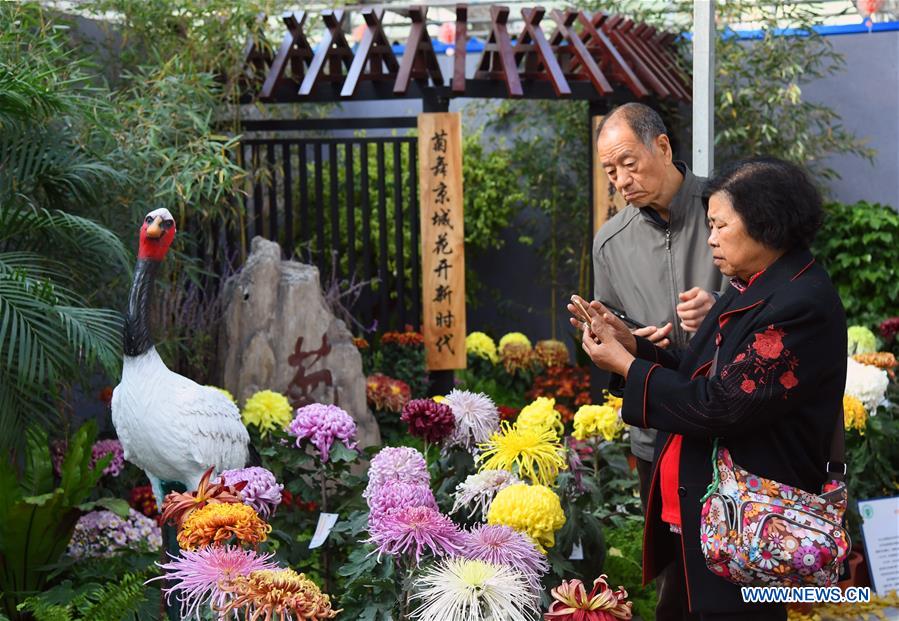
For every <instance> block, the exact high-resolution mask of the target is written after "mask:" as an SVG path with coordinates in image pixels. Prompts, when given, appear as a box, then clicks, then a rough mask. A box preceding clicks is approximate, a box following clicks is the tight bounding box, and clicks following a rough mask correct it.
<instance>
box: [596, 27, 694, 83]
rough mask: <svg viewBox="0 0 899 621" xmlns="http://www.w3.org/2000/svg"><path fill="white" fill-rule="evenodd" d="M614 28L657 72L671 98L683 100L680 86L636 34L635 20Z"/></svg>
mask: <svg viewBox="0 0 899 621" xmlns="http://www.w3.org/2000/svg"><path fill="white" fill-rule="evenodd" d="M613 27H614V28H617V29H618V32H619V33H621V34H622V35H623V36H624V37H626V38H627V39H628V41H629V42H630V44H631V47H633V48H634V50H636V51H637V52H638V53H639V54H640V56H641V58H642V59H643V61H644V62H645V63H646V64H647V65H648V66H650V67H651V68H652V70H653V71H654V72H655V75H656V77H657V78H658V79H659V80H660V81H661V82H662V83H663V84H664V85H665V88H667V89H668V91H669V93H671V96H673V97H676V98H682V97H683V96H684V93H683V92H682V91H681V88H680V85H679V84H678V83H677V82H676V81H675V80H673V79H672V78H671V76H670V75H668V71H667V70H666V69H665V67H664V66H663V65H662V64H661V63H660V62H659V59H658V58H656V55H655V54H654V53H653V51H652V50H650V49H648V48H647V47H646V45H644V43H643V41H642V40H641V38H640V37H639V36H637V34H636V33H635V32H634V29H635V27H636V24H635V23H634V22H633V20H630V19H624V20H622V21H618V22H616V24H615V26H613Z"/></svg>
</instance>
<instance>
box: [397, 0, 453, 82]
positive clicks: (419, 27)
mask: <svg viewBox="0 0 899 621" xmlns="http://www.w3.org/2000/svg"><path fill="white" fill-rule="evenodd" d="M427 15H428V7H426V6H425V7H421V6H412V7H409V17H410V19H411V20H412V28H410V30H409V38H408V40H407V41H406V49H405V51H404V52H403V59H402V60H401V61H400V68H399V72H398V73H397V77H396V84H395V85H394V87H393V92H394V93H395V94H397V95H402V94H404V93H405V92H406V91H407V90H408V89H409V81H410V80H427V79H428V77H430V78H431V80H432V81H433V82H434V85H435V86H443V74H442V73H441V72H440V65H439V64H438V63H437V54H436V53H434V45H433V43H432V42H431V35H429V34H428V25H427V21H426V19H425V18H426V17H427Z"/></svg>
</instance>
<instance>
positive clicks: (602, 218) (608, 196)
mask: <svg viewBox="0 0 899 621" xmlns="http://www.w3.org/2000/svg"><path fill="white" fill-rule="evenodd" d="M603 118H604V117H602V116H594V117H593V128H592V132H591V136H592V138H591V140H590V148H591V149H593V234H594V235H596V233H597V231H599V229H600V227H602V225H603V224H605V223H606V221H607V220H608V219H609V218H611V217H612V216H614V215H615V214H616V213H618V212H619V211H621V210H622V209H624V207H625V205H627V203H625V201H624V197H622V196H621V194H619V193H618V192H617V191H616V190H615V186H614V185H612V183H611V181H609V176H608V175H607V174H606V171H605V170H604V169H603V167H602V163H601V162H600V161H599V153H598V150H597V145H596V139H597V138H598V137H599V124H600V123H601V122H602V120H603Z"/></svg>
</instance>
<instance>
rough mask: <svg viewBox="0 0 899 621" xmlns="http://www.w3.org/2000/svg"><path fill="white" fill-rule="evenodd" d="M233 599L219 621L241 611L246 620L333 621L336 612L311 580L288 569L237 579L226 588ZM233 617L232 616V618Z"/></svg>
mask: <svg viewBox="0 0 899 621" xmlns="http://www.w3.org/2000/svg"><path fill="white" fill-rule="evenodd" d="M228 591H229V592H230V593H231V594H233V599H232V600H231V601H230V602H229V603H228V604H227V605H226V606H225V607H224V608H223V609H222V610H221V618H223V619H226V618H230V616H231V613H237V612H242V613H243V615H242V616H243V618H244V619H247V620H248V621H257V620H260V621H261V620H264V621H275V619H277V620H279V621H293V620H296V621H319V620H320V619H333V618H334V617H336V616H337V613H338V612H340V610H334V609H332V608H331V598H330V597H329V596H328V595H326V594H324V593H322V592H321V589H319V588H318V585H316V584H315V583H314V582H312V580H309V579H308V578H307V577H306V576H305V575H304V574H298V573H297V572H295V571H294V570H292V569H263V570H260V571H254V572H253V573H251V574H250V575H249V576H238V577H237V578H235V579H234V580H233V581H232V583H231V585H230V586H229V588H228ZM235 616H236V615H235Z"/></svg>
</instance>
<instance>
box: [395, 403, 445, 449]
mask: <svg viewBox="0 0 899 621" xmlns="http://www.w3.org/2000/svg"><path fill="white" fill-rule="evenodd" d="M400 420H402V421H403V422H404V423H407V424H408V425H409V433H410V434H411V435H413V436H416V437H419V438H423V439H424V440H426V441H428V442H440V441H441V440H443V439H444V438H446V437H448V436H449V435H450V434H451V433H452V432H453V429H455V427H456V419H455V417H454V416H453V411H452V409H450V407H449V406H448V405H444V404H443V403H437V402H436V401H434V400H433V399H413V400H412V401H410V402H409V403H407V404H406V405H405V406H404V407H403V415H402V416H401V417H400Z"/></svg>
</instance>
